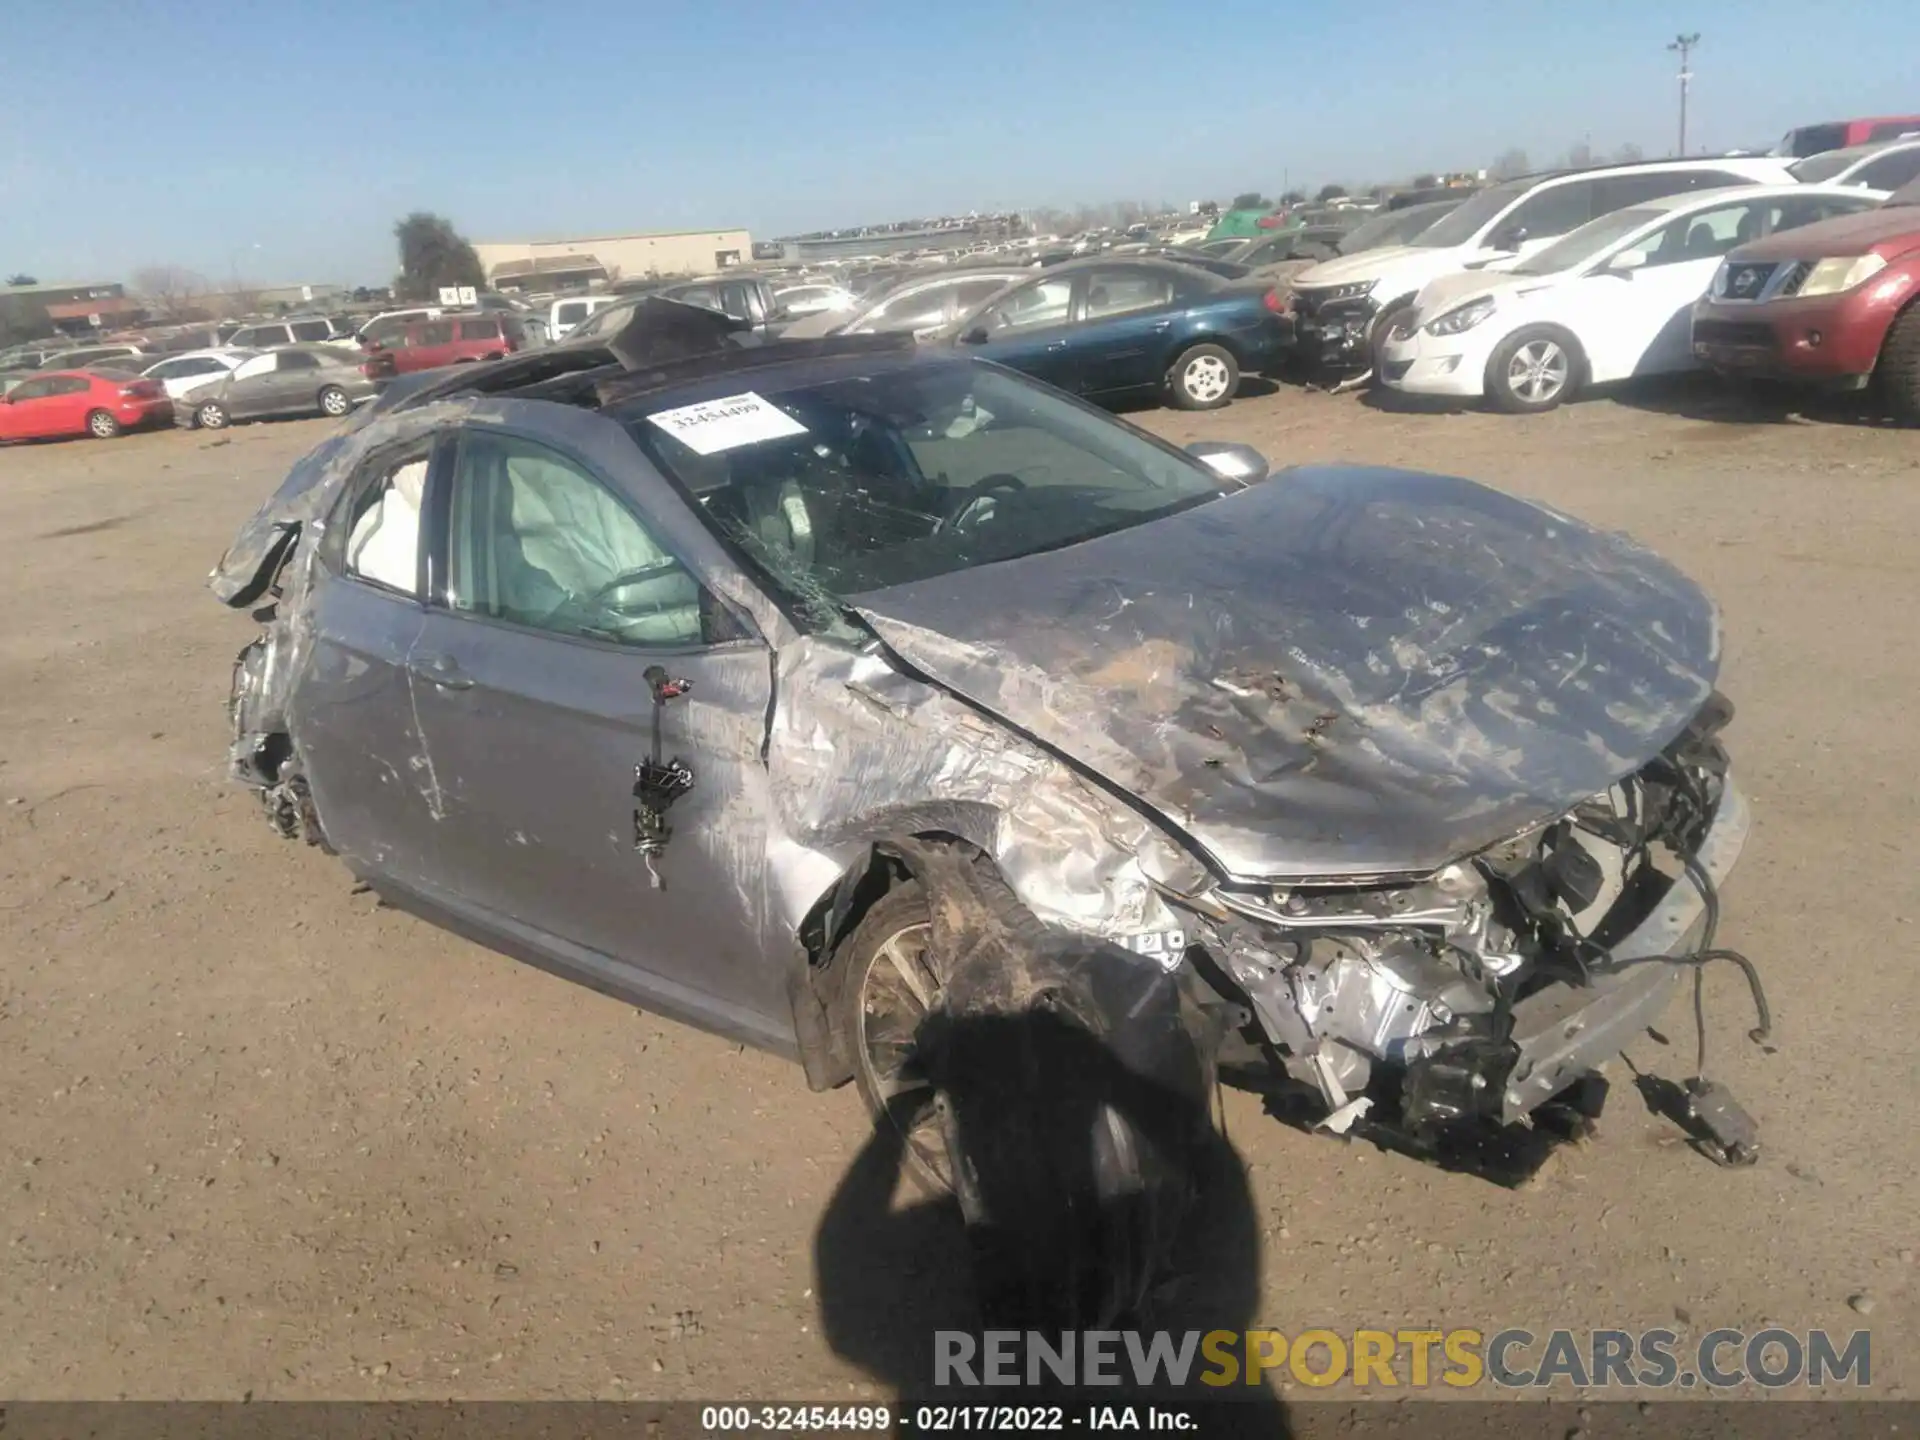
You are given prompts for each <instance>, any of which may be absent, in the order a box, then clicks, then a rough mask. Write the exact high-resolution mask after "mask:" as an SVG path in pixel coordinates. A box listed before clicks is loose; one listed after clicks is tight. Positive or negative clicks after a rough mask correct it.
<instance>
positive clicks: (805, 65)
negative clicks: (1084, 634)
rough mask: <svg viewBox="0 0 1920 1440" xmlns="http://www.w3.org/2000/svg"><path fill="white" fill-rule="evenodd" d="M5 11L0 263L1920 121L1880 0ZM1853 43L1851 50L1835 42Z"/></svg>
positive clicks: (1036, 0)
mask: <svg viewBox="0 0 1920 1440" xmlns="http://www.w3.org/2000/svg"><path fill="white" fill-rule="evenodd" d="M5 8H6V18H5V24H4V26H3V27H0V96H3V97H4V100H5V104H4V105H3V106H0V273H12V272H14V271H19V270H25V271H28V272H31V273H33V274H34V275H36V276H38V277H39V278H40V279H42V280H53V279H76V280H77V279H124V278H125V277H126V276H127V275H128V273H129V272H130V271H132V270H133V269H135V268H137V267H139V266H141V265H145V264H154V263H172V264H180V265H185V266H188V267H189V268H192V269H195V270H198V271H200V272H202V273H203V274H206V275H209V276H212V277H215V278H224V277H225V276H226V275H227V274H229V273H230V272H232V271H234V270H236V269H237V270H238V271H239V273H240V274H241V275H243V276H244V277H245V278H247V279H248V280H250V281H256V282H270V283H291V282H299V281H342V282H347V283H366V282H369V281H374V282H378V281H384V280H385V279H386V278H388V277H389V276H390V274H391V272H392V269H393V265H394V257H393V243H392V236H391V228H392V224H393V221H394V220H395V219H396V218H397V217H398V216H399V215H401V214H402V213H404V212H406V211H408V210H411V209H416V208H422V209H431V210H438V211H442V212H444V213H445V214H447V215H449V216H451V217H452V218H453V220H454V222H455V223H456V224H457V225H458V226H459V227H460V228H461V229H462V231H463V232H464V233H465V234H467V236H468V237H469V238H471V239H476V240H489V239H528V238H550V237H559V236H564V235H569V234H573V235H579V234H596V233H598V234H605V233H609V232H620V231H635V230H653V229H692V228H705V227H709V226H721V225H727V226H732V225H744V226H747V227H749V228H750V229H752V230H753V232H754V233H755V235H756V236H762V237H767V236H772V235H774V234H778V233H782V232H786V231H792V230H799V229H812V228H816V227H821V226H828V225H834V224H858V223H863V222H868V221H880V220H887V219H892V218H898V217H904V216H908V215H918V214H927V213H945V212H953V211H964V210H967V209H972V208H979V209H983V210H984V209H997V208H1012V207H1023V206H1037V205H1047V204H1059V205H1071V204H1075V203H1080V202H1089V203H1092V202H1100V201H1106V200H1116V199H1145V200H1158V199H1171V200H1177V201H1185V200H1189V199H1197V198H1202V197H1214V198H1219V199H1226V198H1229V197H1230V196H1231V195H1232V194H1233V193H1234V192H1235V191H1238V190H1241V189H1247V188H1261V189H1266V190H1269V191H1271V190H1276V189H1278V188H1279V187H1280V185H1281V183H1282V179H1283V177H1286V178H1291V180H1292V181H1293V183H1295V184H1300V183H1303V182H1312V183H1315V184H1318V183H1321V182H1324V181H1327V180H1342V181H1348V182H1355V181H1361V180H1373V179H1381V180H1386V179H1398V178H1404V177H1407V176H1410V175H1411V174H1413V173H1415V172H1418V171H1421V170H1431V169H1449V168H1461V169H1465V168H1470V167H1478V166H1481V165H1485V164H1487V163H1488V162H1489V161H1491V160H1492V159H1493V157H1494V156H1495V155H1497V154H1499V153H1500V152H1501V151H1502V150H1504V149H1506V148H1507V147H1509V146H1519V147H1520V148H1523V149H1525V150H1526V151H1527V152H1528V153H1529V155H1530V156H1531V158H1532V159H1533V160H1534V161H1535V163H1537V164H1538V163H1544V162H1548V161H1551V160H1553V159H1555V158H1557V157H1558V156H1560V155H1562V154H1564V153H1565V151H1566V150H1567V148H1568V147H1569V146H1570V145H1572V144H1574V143H1576V142H1579V141H1581V140H1583V139H1586V138H1588V137H1590V138H1591V142H1592V144H1593V145H1594V146H1595V147H1596V148H1597V149H1602V150H1610V149H1612V148H1614V147H1615V146H1617V145H1619V144H1621V143H1622V142H1625V141H1632V142H1634V143H1636V144H1639V145H1640V146H1642V147H1643V148H1644V149H1645V150H1646V152H1647V153H1648V154H1649V155H1658V154H1664V153H1667V152H1668V151H1670V150H1671V149H1672V147H1673V143H1674V129H1675V111H1676V86H1675V82H1674V78H1673V76H1674V69H1675V66H1674V63H1673V62H1674V58H1675V57H1673V56H1671V55H1669V54H1667V53H1666V51H1665V49H1664V46H1665V44H1666V42H1667V41H1669V40H1671V39H1672V38H1673V36H1674V34H1675V33H1676V32H1677V31H1679V30H1683V29H1684V30H1697V31H1700V32H1701V33H1702V34H1703V35H1704V37H1705V38H1704V40H1703V42H1702V44H1701V47H1700V49H1699V52H1698V54H1697V55H1696V58H1695V66H1694V68H1695V71H1696V75H1697V79H1696V81H1695V84H1694V102H1693V120H1692V127H1691V128H1692V140H1693V143H1694V144H1696V145H1700V144H1704V145H1709V146H1716V147H1726V146H1733V145H1761V146H1764V145H1768V144H1771V143H1772V142H1773V141H1774V140H1776V139H1777V138H1778V137H1779V135H1780V134H1781V133H1782V132H1783V131H1785V130H1786V129H1787V128H1788V127H1789V126H1792V125H1796V124H1803V123H1807V122H1811V121H1815V120H1826V119H1835V118H1840V117H1844V116H1853V115H1866V114H1875V113H1884V112H1898V113H1904V112H1908V111H1920V61H1917V60H1916V57H1917V56H1920V4H1915V3H1913V0H1856V3H1855V4H1853V5H1850V6H1848V7H1846V8H1845V11H1844V17H1842V15H1841V14H1840V13H1839V12H1836V13H1835V16H1834V17H1833V20H1832V21H1831V22H1829V23H1826V24H1825V25H1823V23H1822V21H1821V19H1820V12H1819V9H1818V7H1810V6H1808V5H1806V4H1804V3H1787V0H1737V3H1734V0H1728V3H1721V0H1692V3H1687V0H1680V3H1673V0H1661V3H1653V0H1612V3H1610V4H1607V5H1604V6H1602V5H1586V4H1572V3H1555V4H1547V5H1535V6H1519V5H1513V4H1511V3H1500V4H1493V3H1481V0H1453V3H1445V4H1433V3H1412V0H1372V3H1348V0H1330V3H1325V4H1318V5H1307V4H1300V3H1297V0H1211V3H1208V4H1204V5H1202V4H1194V3H1190V0H1189V3H1174V0H944V3H939V4H930V3H927V0H804V3H801V0H786V3H775V0H690V3H689V0H557V3H535V0H467V3H462V4H455V3H451V0H331V3H325V4H322V3H319V0H313V3H304V4H301V3H287V0H228V3H225V4H219V3H215V4H211V5H210V4H208V3H206V0H146V3H139V0H60V3H41V4H13V5H7V6H6V7H5ZM1829 37H1831V38H1829Z"/></svg>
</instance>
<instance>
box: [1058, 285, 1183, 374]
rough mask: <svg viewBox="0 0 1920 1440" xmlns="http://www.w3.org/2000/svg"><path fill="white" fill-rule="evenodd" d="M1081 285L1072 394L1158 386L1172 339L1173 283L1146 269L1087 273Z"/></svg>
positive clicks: (1174, 307)
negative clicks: (1076, 380) (1077, 360)
mask: <svg viewBox="0 0 1920 1440" xmlns="http://www.w3.org/2000/svg"><path fill="white" fill-rule="evenodd" d="M1084 284H1085V286H1086V290H1085V294H1084V296H1083V298H1082V300H1081V302H1080V327H1081V333H1080V335H1079V336H1077V337H1076V338H1075V348H1076V349H1077V350H1078V351H1079V353H1080V355H1081V357H1082V358H1081V362H1080V367H1079V369H1080V374H1079V384H1078V385H1077V386H1076V387H1075V388H1077V389H1079V390H1080V391H1081V392H1082V393H1083V394H1087V395H1114V394H1120V393H1122V392H1125V391H1129V390H1141V389H1145V388H1147V387H1149V386H1152V385H1155V384H1157V383H1159V380H1160V365H1161V361H1162V360H1163V359H1164V358H1166V357H1165V352H1166V349H1167V346H1168V344H1169V343H1170V342H1171V340H1172V336H1173V324H1174V321H1173V315H1174V311H1175V309H1176V305H1175V292H1174V280H1173V277H1172V276H1171V275H1169V274H1167V273H1166V272H1165V271H1164V270H1157V269H1152V268H1149V267H1147V266H1144V265H1116V266H1114V267H1112V268H1111V269H1106V268H1102V269H1098V270H1091V271H1088V272H1087V276H1086V279H1085V281H1084Z"/></svg>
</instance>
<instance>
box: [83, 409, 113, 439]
mask: <svg viewBox="0 0 1920 1440" xmlns="http://www.w3.org/2000/svg"><path fill="white" fill-rule="evenodd" d="M87 428H88V429H89V430H91V431H92V432H93V433H94V434H95V435H98V436H99V437H100V438H101V439H102V440H111V439H112V438H113V433H114V431H115V430H116V429H118V428H119V427H118V426H116V425H115V424H114V422H113V417H112V416H111V415H95V416H94V417H93V418H92V419H90V420H88V421H87Z"/></svg>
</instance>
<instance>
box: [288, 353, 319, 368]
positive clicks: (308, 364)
mask: <svg viewBox="0 0 1920 1440" xmlns="http://www.w3.org/2000/svg"><path fill="white" fill-rule="evenodd" d="M279 360H280V368H281V369H282V370H318V369H319V368H320V357H319V356H318V355H314V354H310V353H309V352H307V351H305V350H282V351H281V352H280V355H279Z"/></svg>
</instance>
